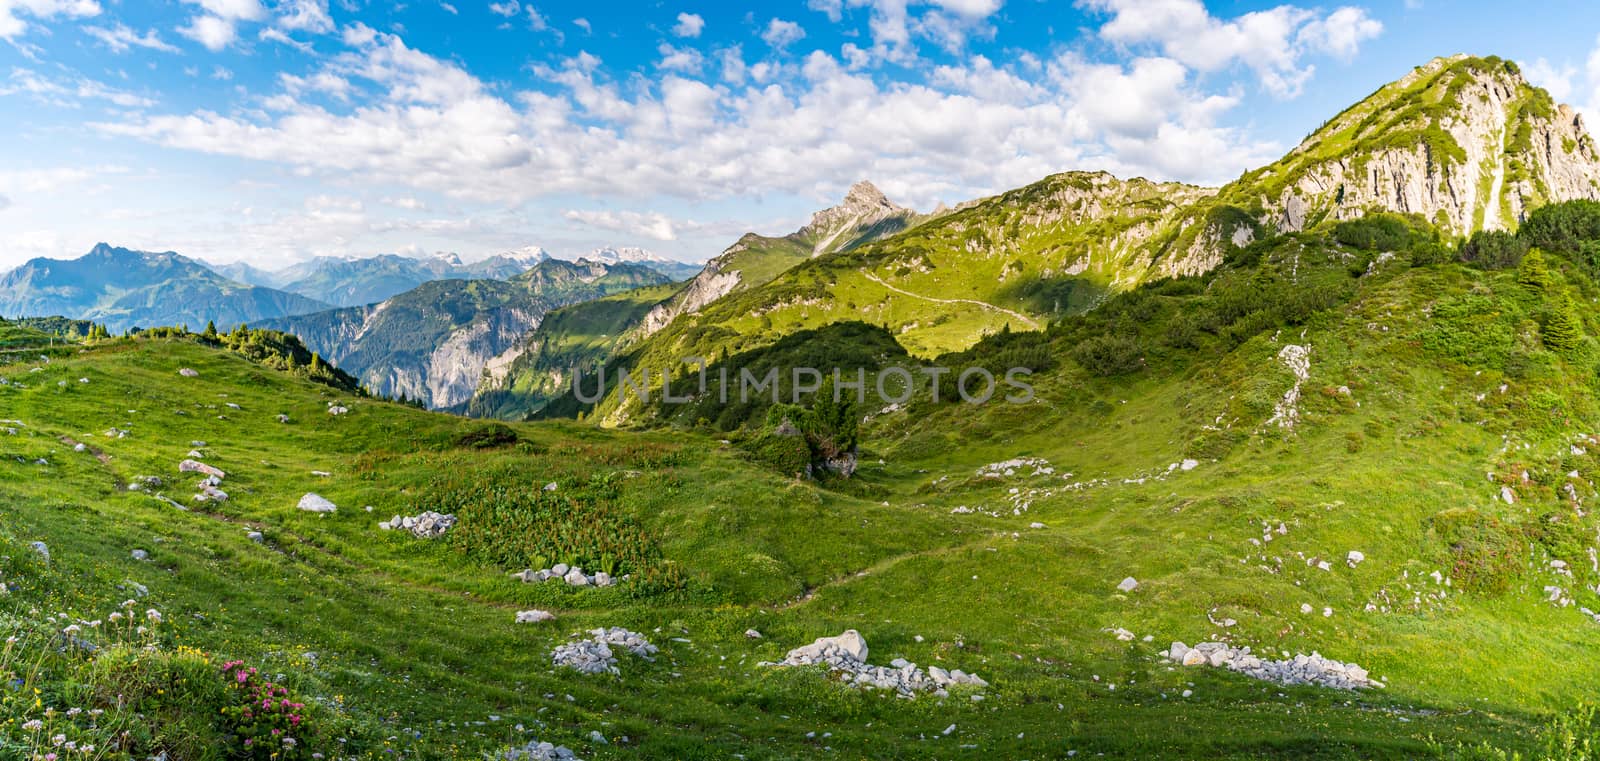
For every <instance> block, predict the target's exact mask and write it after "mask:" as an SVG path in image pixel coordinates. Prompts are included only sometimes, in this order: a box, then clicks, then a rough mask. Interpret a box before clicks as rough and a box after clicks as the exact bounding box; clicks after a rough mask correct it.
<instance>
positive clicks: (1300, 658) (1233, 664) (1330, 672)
mask: <svg viewBox="0 0 1600 761" xmlns="http://www.w3.org/2000/svg"><path fill="white" fill-rule="evenodd" d="M1166 657H1167V660H1170V661H1173V662H1175V663H1181V664H1183V665H1185V666H1213V667H1220V668H1226V669H1228V670H1229V671H1237V672H1239V673H1241V674H1244V675H1245V676H1248V677H1251V678H1254V679H1261V680H1265V681H1268V682H1276V683H1278V684H1289V685H1296V684H1309V685H1316V686H1318V687H1332V688H1334V689H1339V690H1357V689H1363V688H1373V687H1376V688H1382V687H1383V683H1381V682H1378V681H1376V680H1374V679H1370V678H1368V676H1367V670H1366V669H1364V668H1361V667H1360V666H1357V665H1356V664H1354V663H1340V662H1339V661H1335V660H1330V659H1328V658H1324V657H1322V655H1321V654H1319V653H1315V652H1313V653H1312V654H1310V655H1306V654H1304V653H1301V654H1299V655H1296V656H1294V657H1293V658H1285V659H1284V660H1268V659H1265V658H1261V657H1259V656H1256V655H1252V654H1251V653H1250V648H1248V647H1241V648H1234V647H1229V646H1228V645H1227V644H1224V643H1222V642H1201V643H1200V644H1198V645H1195V646H1194V647H1192V648H1191V647H1189V646H1188V645H1185V644H1183V643H1182V642H1174V643H1172V647H1170V648H1169V649H1168V650H1167V655H1166Z"/></svg>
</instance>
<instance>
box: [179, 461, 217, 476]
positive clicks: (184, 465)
mask: <svg viewBox="0 0 1600 761" xmlns="http://www.w3.org/2000/svg"><path fill="white" fill-rule="evenodd" d="M178 472H179V473H199V474H201V475H205V476H212V477H214V478H217V479H223V478H227V477H228V474H227V473H224V472H222V470H221V469H220V468H217V467H215V466H212V465H207V464H205V463H203V462H199V461H197V460H184V461H183V462H180V463H178Z"/></svg>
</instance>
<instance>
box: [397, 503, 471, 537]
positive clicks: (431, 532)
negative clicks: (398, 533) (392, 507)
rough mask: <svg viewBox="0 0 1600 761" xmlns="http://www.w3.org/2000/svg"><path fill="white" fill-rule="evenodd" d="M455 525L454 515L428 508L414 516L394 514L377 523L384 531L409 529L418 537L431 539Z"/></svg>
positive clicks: (442, 534)
mask: <svg viewBox="0 0 1600 761" xmlns="http://www.w3.org/2000/svg"><path fill="white" fill-rule="evenodd" d="M455 525H456V517H455V516H454V515H445V514H444V513H436V512H434V511H432V510H428V511H425V512H423V513H422V514H420V515H415V516H400V515H396V516H395V517H393V518H390V519H389V520H386V521H383V522H382V523H379V524H378V528H380V529H383V530H384V531H392V530H395V529H404V530H406V531H410V532H411V534H412V535H413V536H415V537H417V538H418V539H433V538H435V537H440V536H444V535H445V533H446V532H448V531H449V530H450V529H451V528H453V527H455Z"/></svg>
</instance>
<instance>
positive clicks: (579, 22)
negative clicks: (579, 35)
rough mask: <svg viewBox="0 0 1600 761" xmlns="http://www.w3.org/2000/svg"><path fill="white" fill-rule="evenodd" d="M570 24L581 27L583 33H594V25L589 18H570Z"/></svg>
mask: <svg viewBox="0 0 1600 761" xmlns="http://www.w3.org/2000/svg"><path fill="white" fill-rule="evenodd" d="M572 25H573V26H575V27H577V28H579V29H582V30H583V33H584V34H594V25H593V24H590V23H589V19H586V18H575V19H573V20H572Z"/></svg>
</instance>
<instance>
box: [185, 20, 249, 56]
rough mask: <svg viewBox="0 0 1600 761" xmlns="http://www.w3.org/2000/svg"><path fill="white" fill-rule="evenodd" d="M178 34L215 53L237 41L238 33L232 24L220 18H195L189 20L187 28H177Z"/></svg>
mask: <svg viewBox="0 0 1600 761" xmlns="http://www.w3.org/2000/svg"><path fill="white" fill-rule="evenodd" d="M178 34H181V35H183V36H185V37H188V38H189V39H191V40H194V41H195V42H198V43H200V44H201V45H204V46H205V48H206V49H207V50H210V51H212V52H216V51H219V50H222V49H223V48H226V47H228V46H229V45H232V44H233V41H234V40H236V39H238V37H239V31H238V29H237V28H235V27H234V22H232V21H229V20H227V19H224V18H222V17H220V16H205V15H201V16H195V17H194V18H192V19H190V20H189V24H188V25H187V26H180V27H178Z"/></svg>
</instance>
